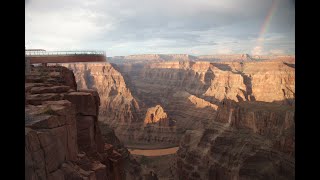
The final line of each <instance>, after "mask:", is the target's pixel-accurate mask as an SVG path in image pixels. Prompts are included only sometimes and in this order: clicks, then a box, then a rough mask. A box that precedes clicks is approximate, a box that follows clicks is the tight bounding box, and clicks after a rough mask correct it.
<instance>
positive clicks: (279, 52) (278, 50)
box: [270, 49, 285, 55]
mask: <svg viewBox="0 0 320 180" xmlns="http://www.w3.org/2000/svg"><path fill="white" fill-rule="evenodd" d="M270 54H272V55H283V54H285V52H284V50H282V49H271V50H270Z"/></svg>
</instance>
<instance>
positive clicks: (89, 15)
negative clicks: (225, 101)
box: [25, 0, 295, 56]
mask: <svg viewBox="0 0 320 180" xmlns="http://www.w3.org/2000/svg"><path fill="white" fill-rule="evenodd" d="M25 45H26V48H27V49H31V48H41V49H45V50H48V51H50V50H103V51H106V54H107V56H125V55H131V54H190V55H211V54H244V53H247V54H251V55H284V54H288V55H294V54H295V5H294V0H87V1H84V0H64V1H63V0H54V1H53V0H25Z"/></svg>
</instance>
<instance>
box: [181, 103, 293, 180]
mask: <svg viewBox="0 0 320 180" xmlns="http://www.w3.org/2000/svg"><path fill="white" fill-rule="evenodd" d="M294 124H295V123H294V108H293V107H290V106H287V105H279V104H276V103H267V102H246V101H243V102H234V101H231V100H224V101H223V102H222V104H221V106H219V108H218V111H217V116H216V119H215V121H213V122H212V123H211V124H210V125H208V126H207V128H206V129H204V130H192V131H187V132H186V134H185V135H184V137H183V138H182V140H181V143H180V148H179V151H178V153H177V154H178V160H177V173H178V175H179V179H216V180H219V179H225V180H228V179H294V176H295V170H294V169H295V161H294V159H295V158H294V155H295V147H294V146H295V142H294V139H295V133H294Z"/></svg>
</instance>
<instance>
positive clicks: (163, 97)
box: [115, 61, 295, 130]
mask: <svg viewBox="0 0 320 180" xmlns="http://www.w3.org/2000/svg"><path fill="white" fill-rule="evenodd" d="M115 68H117V69H118V70H119V71H120V72H121V73H122V74H123V77H124V79H125V81H126V82H128V88H129V89H130V90H131V92H132V94H133V96H134V97H135V99H136V100H137V102H138V103H139V105H140V109H142V110H143V109H145V108H148V107H153V106H156V105H158V104H159V105H161V106H162V107H163V109H164V110H165V111H166V112H167V114H168V116H169V117H171V118H172V120H173V121H176V122H177V123H176V124H177V128H178V129H184V130H186V129H197V128H202V127H204V126H205V125H206V124H207V123H208V122H209V121H212V120H213V117H214V115H215V113H216V109H217V107H218V106H219V104H220V103H221V101H223V100H224V99H231V100H234V101H236V102H241V101H265V102H276V103H281V104H288V105H294V97H295V68H294V66H290V65H288V64H286V63H283V62H281V61H270V62H226V63H210V62H192V61H175V62H158V63H148V64H122V65H116V66H115Z"/></svg>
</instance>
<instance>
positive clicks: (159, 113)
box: [144, 105, 169, 126]
mask: <svg viewBox="0 0 320 180" xmlns="http://www.w3.org/2000/svg"><path fill="white" fill-rule="evenodd" d="M144 124H146V125H148V124H157V125H159V126H169V119H168V116H167V113H165V112H164V110H163V108H162V107H161V106H160V105H157V106H155V107H151V108H149V109H148V110H147V113H146V117H145V118H144Z"/></svg>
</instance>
